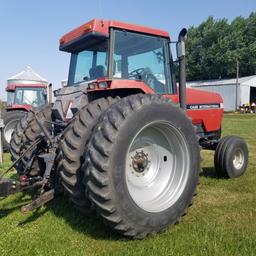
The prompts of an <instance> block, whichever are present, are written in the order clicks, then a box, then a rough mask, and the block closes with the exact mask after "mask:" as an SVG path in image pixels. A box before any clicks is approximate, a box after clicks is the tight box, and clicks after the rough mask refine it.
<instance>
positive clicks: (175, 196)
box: [0, 20, 248, 238]
mask: <svg viewBox="0 0 256 256" xmlns="http://www.w3.org/2000/svg"><path fill="white" fill-rule="evenodd" d="M185 35H186V30H185V29H183V30H182V31H181V32H180V35H179V40H178V42H177V56H178V61H179V86H177V83H176V78H175V70H174V64H173V60H172V55H171V52H170V37H169V34H168V33H167V32H165V31H162V30H157V29H152V28H147V27H143V26H137V25H131V24H126V23H122V22H117V21H106V20H92V21H90V22H88V23H86V24H84V25H82V26H80V27H79V28H77V29H74V30H73V31H71V32H70V33H68V34H66V35H64V36H63V37H62V38H61V39H60V50H62V51H66V52H69V53H71V62H70V70H69V78H68V85H67V87H65V88H62V89H59V90H57V91H55V96H56V101H55V103H54V105H53V106H51V105H48V106H46V107H45V108H44V109H42V110H40V111H34V110H32V111H31V112H29V113H28V114H27V116H26V117H25V118H24V119H23V120H21V122H20V125H18V126H17V129H16V130H15V132H14V134H13V137H12V142H13V143H12V144H11V154H12V159H13V161H14V166H15V167H16V170H17V172H18V174H19V175H20V181H18V182H17V181H16V182H15V183H13V181H11V180H2V181H1V185H0V195H2V196H7V195H9V194H11V193H15V192H17V191H21V190H22V191H24V190H26V189H27V188H31V187H34V188H37V189H38V193H37V196H36V198H35V199H34V200H33V201H32V203H31V204H28V205H26V206H24V207H22V211H23V212H27V211H29V210H33V209H35V208H36V207H39V206H40V205H42V204H43V203H45V202H47V201H49V200H50V199H52V198H53V197H54V194H55V193H61V192H63V190H64V191H65V194H66V195H68V197H69V198H70V199H71V200H72V201H73V202H74V204H75V205H76V207H77V208H79V209H80V210H81V211H82V212H84V213H90V212H92V211H96V212H97V213H98V216H99V217H100V218H102V219H103V220H104V223H106V224H107V225H108V226H109V227H111V228H112V229H113V230H114V231H117V232H119V233H121V234H123V235H125V236H129V237H134V238H143V237H145V236H146V235H148V234H152V233H156V232H159V231H161V230H163V229H165V228H166V227H167V226H168V225H172V224H174V223H177V222H178V221H179V220H180V218H181V217H182V216H183V215H184V214H185V213H186V212H187V209H188V207H189V206H190V205H191V202H192V199H193V196H194V194H195V189H196V186H197V184H198V179H199V173H200V148H204V149H209V150H215V167H216V172H217V173H218V174H219V175H220V176H222V177H226V178H234V177H238V176H240V175H242V174H243V173H244V171H245V170H246V167H247V163H248V149H247V145H246V143H245V142H244V140H243V139H242V138H239V137H237V136H227V137H224V138H222V139H221V122H222V116H223V101H222V99H221V97H220V96H219V95H218V94H216V93H208V92H205V91H199V90H195V89H186V88H185V84H186V79H185ZM72 115H73V116H72ZM22 122H23V123H26V125H25V126H24V125H22Z"/></svg>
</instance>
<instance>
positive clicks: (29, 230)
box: [0, 114, 256, 256]
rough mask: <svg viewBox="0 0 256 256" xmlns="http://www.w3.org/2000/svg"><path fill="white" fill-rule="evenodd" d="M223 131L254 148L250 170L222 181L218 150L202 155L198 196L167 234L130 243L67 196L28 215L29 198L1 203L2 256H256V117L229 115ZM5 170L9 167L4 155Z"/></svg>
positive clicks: (0, 238)
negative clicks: (23, 210) (218, 172)
mask: <svg viewBox="0 0 256 256" xmlns="http://www.w3.org/2000/svg"><path fill="white" fill-rule="evenodd" d="M223 133H224V135H227V134H236V135H239V136H241V137H243V138H245V139H246V140H247V142H248V144H249V150H250V161H249V166H248V170H247V172H246V173H245V174H244V175H243V176H242V177H240V178H238V179H234V180H225V179H217V178H216V176H215V171H214V167H213V152H207V151H203V152H202V157H203V162H202V167H203V172H202V174H201V177H200V185H199V186H198V189H197V190H198V195H197V196H196V197H195V199H194V203H193V205H192V206H191V207H190V209H189V212H188V214H187V215H186V216H184V218H183V219H182V221H181V222H180V223H179V224H178V225H176V226H174V227H170V228H168V229H167V231H165V232H164V233H162V234H157V235H154V236H151V237H148V238H146V239H144V240H129V239H125V238H123V237H120V236H119V235H116V234H114V233H112V232H111V230H109V229H108V228H106V227H105V226H104V225H103V224H102V222H101V221H100V220H99V219H98V218H97V217H96V216H90V217H85V216H83V215H82V214H80V213H79V212H78V211H77V210H76V209H75V208H74V207H73V206H72V204H71V203H69V202H67V200H66V199H65V198H56V199H55V200H54V201H52V202H50V203H49V204H48V205H47V206H45V207H42V208H41V209H39V210H37V211H34V212H33V213H29V214H26V215H23V214H21V213H20V211H19V209H20V207H21V206H22V205H23V204H25V203H26V202H28V201H29V199H30V197H29V196H24V195H22V194H18V195H13V196H11V197H9V198H7V199H3V200H0V231H1V232H0V255H1V256H5V255H8V256H10V255H11V256H13V255H72V256H75V255H175V256H177V255H221V256H227V255H232V256H234V255H246V256H249V255H256V170H255V167H256V115H250V114H245V115H239V114H236V115H235V114H227V115H225V118H224V122H223ZM5 161H6V163H5V164H4V165H3V166H2V168H1V170H4V169H5V168H6V167H7V166H9V165H10V160H9V155H8V154H7V155H5Z"/></svg>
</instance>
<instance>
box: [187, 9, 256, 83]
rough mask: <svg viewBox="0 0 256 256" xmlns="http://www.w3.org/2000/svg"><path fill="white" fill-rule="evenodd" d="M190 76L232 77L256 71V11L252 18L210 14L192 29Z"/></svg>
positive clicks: (189, 59)
mask: <svg viewBox="0 0 256 256" xmlns="http://www.w3.org/2000/svg"><path fill="white" fill-rule="evenodd" d="M186 49H187V76H188V80H203V79H218V78H229V77H234V76H235V75H236V63H237V61H239V66H240V76H247V75H254V74H255V73H256V13H255V12H253V13H251V15H250V16H249V17H248V18H246V19H245V18H243V17H237V18H235V19H234V20H233V21H232V22H231V23H230V24H229V23H228V21H227V19H220V20H215V19H214V18H213V17H209V18H208V19H207V20H206V21H204V22H202V23H201V24H200V25H199V26H198V27H190V28H189V29H188V37H187V43H186Z"/></svg>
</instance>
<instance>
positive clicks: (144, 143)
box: [83, 94, 200, 238]
mask: <svg viewBox="0 0 256 256" xmlns="http://www.w3.org/2000/svg"><path fill="white" fill-rule="evenodd" d="M199 151H200V150H199V144H198V139H197V136H196V133H195V130H194V127H193V125H192V123H191V121H190V120H189V118H188V117H187V116H186V114H185V112H184V111H182V110H181V109H180V108H179V107H178V106H176V105H174V104H173V103H172V102H171V101H170V100H168V99H165V98H163V97H161V96H158V95H148V94H147V95H142V94H138V95H133V96H129V97H127V98H124V99H122V100H121V101H120V102H118V103H117V104H114V105H113V106H112V107H111V108H110V109H109V110H108V111H107V112H106V113H105V114H104V116H103V118H102V120H101V121H100V122H99V123H98V125H97V126H96V127H95V129H94V132H93V134H92V137H91V139H90V142H89V144H88V146H87V151H86V158H87V161H86V162H85V164H84V165H83V170H84V172H85V175H86V174H87V173H88V175H89V177H88V178H87V179H84V185H85V186H87V187H88V193H89V198H90V200H91V201H92V203H93V205H94V206H95V208H96V210H97V212H98V214H99V216H101V217H102V218H103V220H104V222H105V223H106V224H107V225H109V226H110V227H111V228H112V229H113V230H115V231H117V232H119V233H121V234H122V235H125V236H129V237H134V238H143V237H145V236H146V235H148V234H152V233H156V232H159V231H161V230H163V229H165V228H166V227H167V226H168V225H169V224H174V223H176V222H178V221H179V219H180V218H181V216H183V215H184V214H185V212H186V210H187V208H188V206H189V205H190V204H191V201H192V198H193V195H194V193H195V189H196V186H197V183H198V178H199V171H200V152H199Z"/></svg>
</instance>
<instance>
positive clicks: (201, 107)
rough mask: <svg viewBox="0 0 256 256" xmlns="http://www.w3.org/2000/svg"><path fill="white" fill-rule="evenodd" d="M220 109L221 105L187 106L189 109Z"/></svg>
mask: <svg viewBox="0 0 256 256" xmlns="http://www.w3.org/2000/svg"><path fill="white" fill-rule="evenodd" d="M210 108H220V104H217V103H216V104H190V105H187V109H210Z"/></svg>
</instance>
